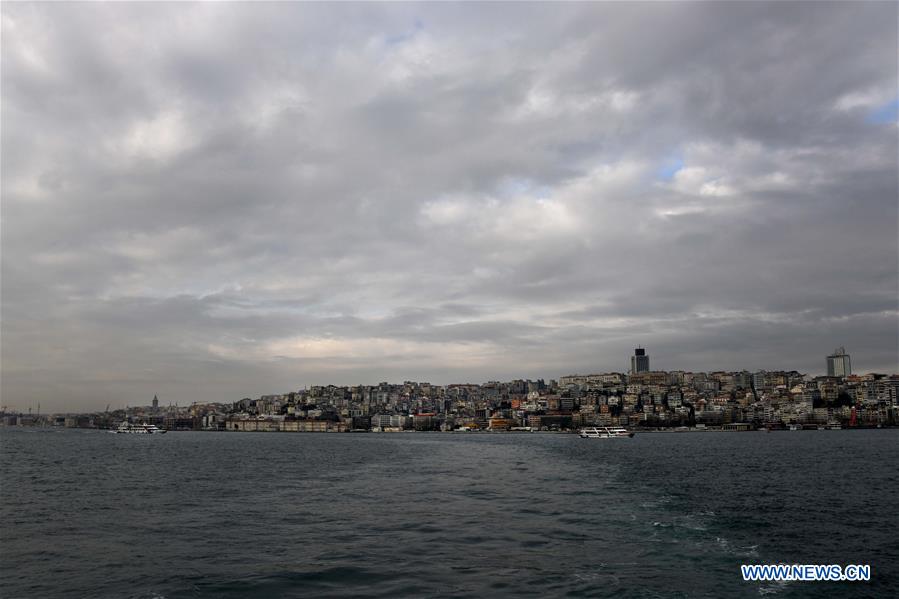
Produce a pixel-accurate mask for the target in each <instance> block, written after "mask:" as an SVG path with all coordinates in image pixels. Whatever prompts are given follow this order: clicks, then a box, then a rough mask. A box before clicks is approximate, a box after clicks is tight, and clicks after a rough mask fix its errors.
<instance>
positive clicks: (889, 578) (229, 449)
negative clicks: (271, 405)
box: [0, 427, 899, 599]
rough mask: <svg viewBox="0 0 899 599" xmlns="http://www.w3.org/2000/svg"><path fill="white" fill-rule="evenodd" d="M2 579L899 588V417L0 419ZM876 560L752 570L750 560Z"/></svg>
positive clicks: (54, 590)
mask: <svg viewBox="0 0 899 599" xmlns="http://www.w3.org/2000/svg"><path fill="white" fill-rule="evenodd" d="M0 475H2V487H0V597H3V598H19V597H37V598H42V599H47V598H54V597H78V598H82V597H116V598H118V597H134V598H147V599H150V598H158V599H161V598H170V599H178V598H195V597H204V598H205V597H215V598H232V597H233V598H238V597H240V598H243V597H263V598H269V597H442V596H446V597H495V596H535V597H616V598H627V597H685V598H686V597H715V598H718V597H759V596H770V597H775V598H778V599H779V598H781V597H814V598H816V599H818V598H824V597H897V596H899V430H895V429H893V430H887V429H883V430H840V431H796V432H787V431H783V432H771V433H764V432H741V433H721V432H702V433H694V432H691V433H645V434H640V433H638V434H637V435H636V436H635V437H634V438H632V439H626V438H625V439H581V438H579V437H578V436H577V435H574V434H550V433H506V434H501V433H499V434H490V433H383V434H377V433H353V434H326V433H325V434H322V433H319V434H316V433H228V432H220V433H216V432H169V433H168V434H165V435H113V434H109V433H108V432H104V431H89V430H71V429H36V428H13V427H9V428H4V429H0ZM775 563H787V564H839V565H846V564H869V565H870V566H871V580H870V581H869V582H779V583H774V582H744V581H743V579H742V576H741V573H740V565H741V564H775Z"/></svg>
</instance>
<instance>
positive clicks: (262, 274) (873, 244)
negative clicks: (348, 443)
mask: <svg viewBox="0 0 899 599" xmlns="http://www.w3.org/2000/svg"><path fill="white" fill-rule="evenodd" d="M896 23H897V6H896V4H894V3H845V4H844V3H776V4H765V3H695V4H693V3H653V4H627V5H625V4H620V3H615V4H588V5H581V4H573V5H564V6H560V5H548V4H547V5H543V4H522V5H494V4H484V5H477V6H472V5H456V4H429V5H415V4H361V5H360V4H351V5H350V4H330V5H318V4H281V3H275V4H231V3H225V4H211V3H210V4H206V3H204V4H176V5H166V4H20V3H14V4H10V3H6V4H4V5H3V7H2V28H3V31H2V33H3V38H2V50H3V52H2V158H3V171H2V200H3V202H2V244H3V245H2V310H3V312H2V400H3V403H4V404H6V405H11V406H17V407H19V408H20V409H22V408H24V407H26V406H27V405H29V404H35V403H37V402H41V403H42V405H44V406H47V407H48V409H60V410H62V409H76V408H88V407H97V406H101V407H102V406H105V405H106V404H107V403H113V404H115V405H120V404H125V403H130V404H135V403H146V402H148V398H151V397H152V396H153V394H154V393H158V394H159V396H160V398H161V399H162V401H163V402H164V403H166V402H167V401H178V402H179V403H182V404H184V403H189V402H190V401H202V400H220V401H231V400H234V399H238V398H240V397H243V396H246V395H252V396H256V395H259V394H261V393H265V392H274V391H282V390H288V389H295V388H298V387H302V386H303V385H306V384H319V383H329V382H334V383H342V384H354V383H374V382H378V381H380V380H406V379H417V380H430V381H431V382H434V383H447V382H463V381H473V382H480V381H484V380H488V379H497V378H501V379H508V378H518V377H530V378H536V377H547V378H549V377H556V376H558V375H560V374H565V373H569V372H588V371H590V372H595V371H608V370H624V369H625V368H626V365H627V356H628V355H629V353H630V351H631V350H632V348H633V347H634V346H636V345H638V344H639V345H644V346H645V347H647V348H648V353H649V354H650V356H651V360H652V364H653V366H654V367H657V368H666V369H676V368H679V369H694V370H700V369H719V368H727V369H737V368H749V369H758V368H768V369H774V368H788V369H793V368H795V369H799V370H803V371H810V372H820V371H822V370H823V367H824V356H825V355H826V354H827V353H829V350H831V349H832V348H833V347H835V346H837V345H845V346H846V347H847V349H848V350H849V352H850V353H851V354H852V357H853V366H854V367H855V368H856V369H859V370H862V371H869V370H880V371H885V370H889V371H895V370H896V365H897V362H899V357H897V325H899V317H897V314H899V312H897V270H899V268H897V267H899V264H897V261H899V258H897V160H899V156H897V123H896V110H895V105H896V100H897V75H896V73H897V28H896Z"/></svg>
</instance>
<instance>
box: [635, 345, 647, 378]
mask: <svg viewBox="0 0 899 599" xmlns="http://www.w3.org/2000/svg"><path fill="white" fill-rule="evenodd" d="M638 372H649V356H647V355H646V350H645V349H643V348H642V347H638V348H637V349H635V350H634V355H633V356H631V374H636V373H638Z"/></svg>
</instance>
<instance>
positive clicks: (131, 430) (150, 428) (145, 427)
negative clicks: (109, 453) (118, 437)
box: [110, 422, 166, 435]
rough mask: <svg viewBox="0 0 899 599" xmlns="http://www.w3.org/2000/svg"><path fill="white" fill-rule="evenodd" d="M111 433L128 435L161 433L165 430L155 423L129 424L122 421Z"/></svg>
mask: <svg viewBox="0 0 899 599" xmlns="http://www.w3.org/2000/svg"><path fill="white" fill-rule="evenodd" d="M110 432H113V433H124V434H128V435H161V434H163V433H165V432H166V430H165V429H164V428H159V427H158V426H156V425H155V424H145V423H144V424H131V423H130V422H123V423H122V424H120V425H119V427H118V428H117V429H115V430H113V431H110Z"/></svg>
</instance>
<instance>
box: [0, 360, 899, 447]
mask: <svg viewBox="0 0 899 599" xmlns="http://www.w3.org/2000/svg"><path fill="white" fill-rule="evenodd" d="M827 369H828V375H827V376H809V375H804V374H801V373H799V372H796V371H764V370H761V371H756V372H749V371H738V372H724V371H718V372H685V371H654V370H650V367H649V356H648V355H647V354H646V352H645V350H644V349H642V348H638V349H637V350H635V352H634V355H633V356H632V358H631V369H630V372H628V373H618V372H611V373H604V374H589V375H576V374H572V375H566V376H562V377H559V379H558V380H551V381H549V382H545V381H544V380H536V381H533V380H514V381H508V382H488V383H485V384H455V385H431V384H429V383H419V382H411V381H407V382H404V383H402V384H390V383H386V382H385V383H381V384H378V385H358V386H335V385H328V386H314V387H310V388H306V389H302V390H298V391H290V392H288V393H283V394H277V395H264V396H261V397H259V398H256V399H251V398H245V399H241V400H239V401H236V402H233V403H225V404H223V403H205V404H200V403H195V404H193V405H191V406H189V407H177V406H169V407H167V408H165V407H163V408H160V407H159V404H158V399H157V398H155V397H154V400H153V404H152V405H151V406H147V407H135V408H129V409H127V410H118V411H114V412H108V411H107V412H103V413H100V414H81V415H57V416H43V417H41V416H24V415H4V416H3V420H2V422H3V423H5V424H22V425H27V424H42V425H57V426H71V427H97V428H105V427H109V426H112V425H114V424H117V423H118V422H121V421H122V420H124V419H130V420H132V421H141V422H148V423H152V424H156V425H157V426H160V427H163V428H167V429H169V430H179V429H180V430H185V429H190V430H227V431H238V432H247V431H270V432H275V431H284V432H344V431H354V430H355V431H362V430H365V431H368V430H372V431H403V430H419V431H433V430H459V429H462V430H516V429H517V430H522V429H524V430H570V429H577V428H579V427H582V426H593V425H598V426H625V427H633V428H669V427H692V426H700V427H707V428H715V427H721V428H740V429H743V428H758V427H762V426H765V427H769V428H778V427H787V426H790V425H793V427H794V428H795V427H796V426H798V425H803V426H808V427H815V426H818V425H826V424H830V425H836V424H840V425H841V426H850V427H851V426H860V427H872V426H895V425H897V424H899V400H897V394H899V376H897V375H885V374H873V373H872V374H865V375H854V374H852V372H851V365H850V362H849V356H848V355H847V354H846V352H845V350H843V348H840V349H838V350H837V351H835V352H834V353H833V354H832V355H831V356H828V357H827ZM737 424H739V426H736V425H737Z"/></svg>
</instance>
